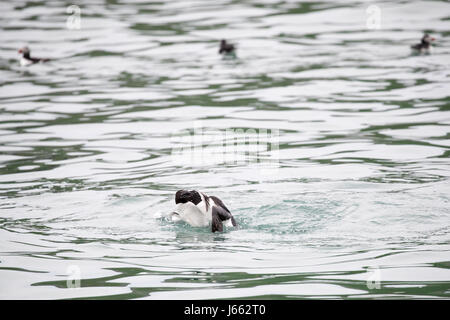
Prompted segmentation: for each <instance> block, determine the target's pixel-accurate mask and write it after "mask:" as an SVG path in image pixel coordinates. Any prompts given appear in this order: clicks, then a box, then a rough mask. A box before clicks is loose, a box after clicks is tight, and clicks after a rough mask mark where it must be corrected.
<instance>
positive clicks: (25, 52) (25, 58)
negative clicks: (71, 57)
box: [18, 47, 50, 66]
mask: <svg viewBox="0 0 450 320" xmlns="http://www.w3.org/2000/svg"><path fill="white" fill-rule="evenodd" d="M18 52H19V53H20V54H21V55H22V56H21V58H20V61H19V62H20V65H21V66H29V65H31V64H35V63H40V62H47V61H50V59H43V58H32V57H31V56H30V49H29V48H28V47H23V48H21V49H19V51H18Z"/></svg>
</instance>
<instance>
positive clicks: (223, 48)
mask: <svg viewBox="0 0 450 320" xmlns="http://www.w3.org/2000/svg"><path fill="white" fill-rule="evenodd" d="M235 49H236V48H235V46H234V45H233V44H231V43H227V41H226V40H221V41H220V49H219V53H220V54H234V53H235Z"/></svg>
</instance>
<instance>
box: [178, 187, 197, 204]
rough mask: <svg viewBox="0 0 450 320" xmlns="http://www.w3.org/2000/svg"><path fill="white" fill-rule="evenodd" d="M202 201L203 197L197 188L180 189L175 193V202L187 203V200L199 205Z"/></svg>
mask: <svg viewBox="0 0 450 320" xmlns="http://www.w3.org/2000/svg"><path fill="white" fill-rule="evenodd" d="M201 201H202V197H201V196H200V193H199V192H197V191H195V190H191V191H188V190H178V191H177V193H175V203H176V204H178V203H186V202H192V203H193V204H195V205H197V204H199V203H200V202H201Z"/></svg>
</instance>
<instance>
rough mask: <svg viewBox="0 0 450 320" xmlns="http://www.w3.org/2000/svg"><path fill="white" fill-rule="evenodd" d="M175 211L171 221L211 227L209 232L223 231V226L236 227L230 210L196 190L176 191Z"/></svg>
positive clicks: (218, 200) (212, 197)
mask: <svg viewBox="0 0 450 320" xmlns="http://www.w3.org/2000/svg"><path fill="white" fill-rule="evenodd" d="M175 203H176V204H177V207H176V209H175V210H174V211H173V212H172V213H171V214H170V218H171V219H172V221H180V220H183V221H185V222H187V223H188V224H190V225H191V226H193V227H207V226H211V231H212V232H216V231H223V225H224V224H225V225H226V226H229V227H230V226H234V227H236V226H237V223H236V221H235V220H234V217H233V216H232V214H231V212H230V210H228V208H227V207H226V206H225V205H224V204H223V202H222V200H220V199H219V198H217V197H214V196H207V195H206V194H204V193H202V192H198V191H196V190H190V191H188V190H178V191H177V192H176V193H175Z"/></svg>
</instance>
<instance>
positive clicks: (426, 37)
mask: <svg viewBox="0 0 450 320" xmlns="http://www.w3.org/2000/svg"><path fill="white" fill-rule="evenodd" d="M434 40H435V38H433V37H431V36H430V35H429V34H428V33H425V34H424V35H423V37H422V43H424V44H430V43H431V41H434Z"/></svg>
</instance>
